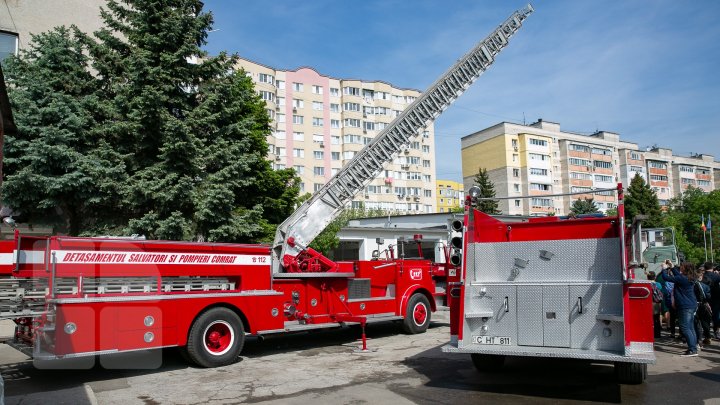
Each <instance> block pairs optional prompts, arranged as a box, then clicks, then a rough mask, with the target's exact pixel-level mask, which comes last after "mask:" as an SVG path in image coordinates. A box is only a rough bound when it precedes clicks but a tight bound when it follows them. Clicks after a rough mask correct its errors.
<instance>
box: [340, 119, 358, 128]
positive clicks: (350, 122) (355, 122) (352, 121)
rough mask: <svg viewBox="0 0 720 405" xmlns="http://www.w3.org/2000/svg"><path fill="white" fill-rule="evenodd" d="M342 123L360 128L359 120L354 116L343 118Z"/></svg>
mask: <svg viewBox="0 0 720 405" xmlns="http://www.w3.org/2000/svg"><path fill="white" fill-rule="evenodd" d="M343 125H345V126H346V127H351V128H360V120H359V119H355V118H345V121H343Z"/></svg>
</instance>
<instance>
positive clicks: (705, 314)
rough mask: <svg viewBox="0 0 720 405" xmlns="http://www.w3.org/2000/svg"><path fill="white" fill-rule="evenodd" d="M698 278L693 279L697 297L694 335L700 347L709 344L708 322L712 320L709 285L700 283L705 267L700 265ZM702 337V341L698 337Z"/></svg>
mask: <svg viewBox="0 0 720 405" xmlns="http://www.w3.org/2000/svg"><path fill="white" fill-rule="evenodd" d="M697 271H698V279H697V280H696V281H695V285H694V286H693V291H694V292H695V299H697V303H698V309H697V311H696V312H695V335H696V336H697V339H698V347H699V348H702V347H703V345H709V344H710V323H711V322H712V311H711V310H710V309H709V307H710V286H708V285H707V284H705V283H701V282H700V280H702V279H703V273H704V272H705V267H704V266H700V267H699V268H698V270H697ZM701 337H702V343H701V342H700V339H701Z"/></svg>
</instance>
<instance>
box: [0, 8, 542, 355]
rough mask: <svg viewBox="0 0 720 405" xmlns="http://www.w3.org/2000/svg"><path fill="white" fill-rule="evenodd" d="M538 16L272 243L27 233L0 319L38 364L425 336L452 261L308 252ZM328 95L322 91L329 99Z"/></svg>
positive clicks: (8, 268)
mask: <svg viewBox="0 0 720 405" xmlns="http://www.w3.org/2000/svg"><path fill="white" fill-rule="evenodd" d="M531 12H532V8H531V7H530V6H528V7H526V8H525V9H522V10H519V11H517V12H515V13H513V14H512V15H511V16H510V18H508V19H507V20H506V21H505V22H503V24H501V25H500V26H499V27H498V28H497V29H496V30H495V31H494V32H493V33H492V34H490V36H488V37H487V38H485V39H484V40H482V41H480V43H478V44H477V45H476V46H475V47H474V48H473V49H472V50H471V51H470V52H469V53H467V54H466V55H465V56H464V57H463V58H461V59H460V60H459V61H458V62H457V63H456V64H455V65H454V66H453V67H451V68H450V69H449V70H448V71H447V72H446V73H445V74H444V75H443V76H441V78H440V79H438V80H437V81H436V82H435V83H434V84H433V85H432V86H431V87H430V88H429V89H428V90H427V91H426V92H425V93H423V94H422V95H421V96H420V97H418V99H417V100H416V101H415V102H413V104H411V105H410V106H409V107H408V108H407V109H406V110H405V111H403V112H402V113H401V114H400V115H399V116H398V117H397V118H396V119H395V120H394V121H393V122H392V123H391V124H390V125H388V126H387V127H386V128H385V129H384V130H383V131H381V132H380V133H379V134H378V135H377V136H376V137H375V138H374V139H373V140H372V142H371V143H370V144H369V145H367V146H366V147H365V148H364V149H363V150H361V151H360V152H358V153H357V155H356V156H355V157H354V158H353V159H352V160H351V161H350V162H349V163H348V164H347V165H345V167H344V168H343V169H342V170H341V171H340V172H339V173H338V174H336V175H335V176H334V177H333V178H332V179H330V181H328V182H327V183H326V184H325V185H324V186H323V188H322V189H321V190H319V191H318V192H316V193H315V194H314V195H313V197H312V198H311V199H310V200H308V201H307V202H305V203H304V204H303V205H302V206H301V207H300V208H299V209H298V210H297V211H296V212H295V213H294V214H293V215H291V217H290V218H288V219H287V220H286V221H285V222H283V224H281V225H280V226H279V227H278V230H277V234H276V237H275V241H274V243H273V244H272V245H271V246H267V245H254V244H253V245H241V244H220V243H190V242H169V241H145V240H136V239H132V238H75V237H63V236H52V237H30V236H24V235H21V234H16V235H15V239H14V241H11V242H7V243H2V244H0V245H2V246H0V251H1V252H0V266H1V267H0V268H1V269H2V270H0V271H1V272H2V275H4V277H3V278H0V318H4V319H13V320H14V321H15V323H16V324H17V328H16V333H15V336H14V339H13V340H12V341H11V342H10V344H11V345H13V346H14V347H16V348H18V349H20V350H22V351H23V352H25V353H27V354H30V355H32V356H33V357H35V358H36V359H57V358H68V357H81V356H92V355H97V354H105V353H117V352H126V351H135V350H143V349H154V348H164V347H171V346H179V347H182V348H183V349H184V351H185V352H186V354H187V356H188V357H189V358H190V359H191V360H192V361H194V362H195V363H197V364H198V365H200V366H204V367H213V366H220V365H225V364H229V363H231V362H233V361H235V360H236V359H237V357H238V355H239V353H240V352H241V350H242V347H243V343H244V341H245V337H246V335H253V336H264V335H268V334H273V333H283V332H296V331H307V330H316V329H322V328H329V327H337V326H340V325H344V324H349V323H358V324H361V325H362V326H363V327H364V325H365V324H366V323H369V322H374V321H386V320H402V322H403V326H404V329H405V331H406V332H408V333H419V332H424V331H425V330H426V329H427V327H428V324H429V322H430V316H431V312H432V311H434V310H435V309H436V308H437V306H438V305H444V303H445V301H444V300H445V289H444V288H443V282H444V278H445V268H444V264H436V263H433V262H431V261H430V260H410V259H403V258H392V257H391V258H385V259H379V258H378V259H376V260H369V261H355V262H334V261H332V260H329V259H327V258H326V257H324V256H323V255H321V254H320V253H318V252H316V251H314V250H313V249H311V248H309V247H308V245H309V244H310V242H311V241H312V240H313V238H314V237H315V236H317V235H318V234H319V233H320V232H321V231H322V230H323V229H324V228H325V226H326V225H327V224H328V223H330V222H331V221H332V220H333V219H334V218H336V217H337V215H338V214H339V213H340V212H341V211H342V209H343V208H344V207H345V206H346V205H347V204H348V203H349V202H350V201H352V199H353V197H354V196H355V195H356V194H357V193H359V192H362V190H363V189H364V188H365V187H366V186H367V185H368V183H369V182H370V181H371V180H372V179H373V178H375V177H377V176H378V175H379V174H380V173H381V171H382V170H383V168H384V164H385V163H386V162H389V161H392V160H393V159H394V157H395V156H397V154H398V153H400V152H401V151H402V150H403V149H404V148H405V147H406V146H407V145H409V144H410V142H411V141H412V140H413V139H415V137H417V136H418V135H419V134H421V133H422V131H423V130H424V129H425V128H426V127H427V125H428V124H429V123H431V122H432V121H433V120H434V119H435V118H436V117H437V116H438V115H440V113H441V112H442V111H443V110H445V109H446V108H447V107H448V106H449V105H450V104H451V103H452V102H453V101H454V100H455V99H456V98H457V97H458V96H460V95H461V94H462V93H463V92H464V91H465V90H466V89H467V88H468V87H469V86H470V84H472V82H474V81H475V80H476V79H477V78H478V76H480V74H481V73H483V72H484V71H485V70H486V69H487V68H488V67H489V66H490V65H491V64H492V63H493V62H494V59H495V56H496V55H497V54H498V53H499V52H500V51H501V50H502V49H503V48H504V47H505V46H507V44H508V40H509V39H510V37H512V36H513V35H514V34H515V32H516V31H517V30H518V29H519V28H520V27H521V24H522V21H523V20H525V18H527V16H528V15H529V14H530V13H531ZM326 91H327V90H326Z"/></svg>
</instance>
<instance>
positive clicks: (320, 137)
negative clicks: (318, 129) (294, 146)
mask: <svg viewBox="0 0 720 405" xmlns="http://www.w3.org/2000/svg"><path fill="white" fill-rule="evenodd" d="M324 140H325V138H324V137H323V135H322V134H313V143H322V142H323V141H324Z"/></svg>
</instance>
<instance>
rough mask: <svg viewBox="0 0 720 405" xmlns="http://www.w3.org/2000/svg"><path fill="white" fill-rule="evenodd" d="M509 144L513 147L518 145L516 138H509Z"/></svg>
mask: <svg viewBox="0 0 720 405" xmlns="http://www.w3.org/2000/svg"><path fill="white" fill-rule="evenodd" d="M510 144H511V145H512V147H513V148H517V147H518V142H517V139H512V140H510Z"/></svg>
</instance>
